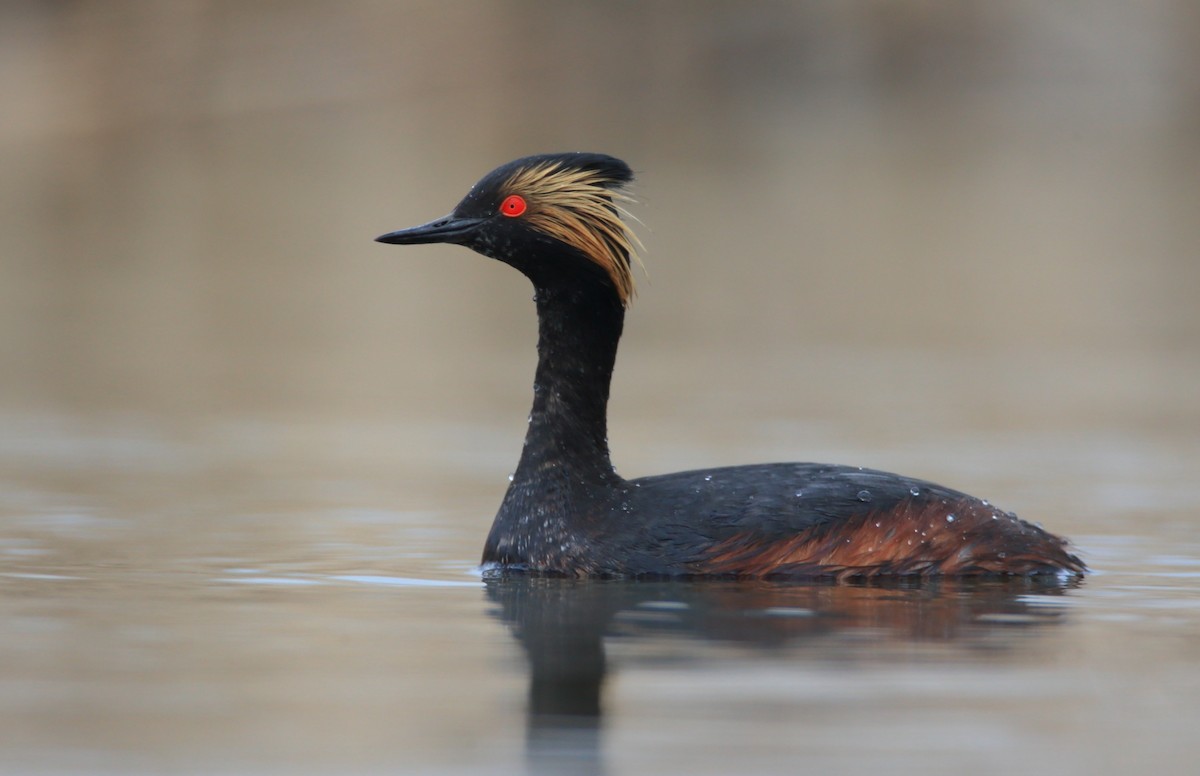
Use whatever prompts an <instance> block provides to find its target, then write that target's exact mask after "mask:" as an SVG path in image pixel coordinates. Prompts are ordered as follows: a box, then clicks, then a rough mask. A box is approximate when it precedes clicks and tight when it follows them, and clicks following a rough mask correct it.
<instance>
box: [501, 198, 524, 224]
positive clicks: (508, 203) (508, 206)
mask: <svg viewBox="0 0 1200 776" xmlns="http://www.w3.org/2000/svg"><path fill="white" fill-rule="evenodd" d="M528 207H529V205H527V204H525V198H524V197H522V196H520V195H519V194H509V195H508V196H507V197H505V198H504V201H503V202H501V203H500V212H501V213H503V214H504V215H506V216H508V217H509V218H516V217H517V216H519V215H522V214H524V213H525V210H526V209H527V208H528Z"/></svg>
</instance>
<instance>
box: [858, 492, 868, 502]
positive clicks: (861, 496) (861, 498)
mask: <svg viewBox="0 0 1200 776" xmlns="http://www.w3.org/2000/svg"><path fill="white" fill-rule="evenodd" d="M858 500H859V501H863V502H867V501H870V500H871V491H869V490H860V491H859V492H858Z"/></svg>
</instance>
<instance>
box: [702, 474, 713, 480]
mask: <svg viewBox="0 0 1200 776" xmlns="http://www.w3.org/2000/svg"><path fill="white" fill-rule="evenodd" d="M704 481H705V482H712V475H711V474H706V475H704Z"/></svg>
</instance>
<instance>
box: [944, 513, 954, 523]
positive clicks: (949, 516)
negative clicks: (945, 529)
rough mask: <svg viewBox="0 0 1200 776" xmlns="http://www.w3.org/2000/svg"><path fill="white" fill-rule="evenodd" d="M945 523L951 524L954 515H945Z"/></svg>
mask: <svg viewBox="0 0 1200 776" xmlns="http://www.w3.org/2000/svg"><path fill="white" fill-rule="evenodd" d="M946 522H947V523H953V522H954V515H946Z"/></svg>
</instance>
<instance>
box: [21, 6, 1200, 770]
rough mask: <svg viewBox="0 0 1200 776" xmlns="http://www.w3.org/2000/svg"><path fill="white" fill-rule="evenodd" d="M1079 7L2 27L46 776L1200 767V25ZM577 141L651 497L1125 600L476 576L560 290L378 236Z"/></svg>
mask: <svg viewBox="0 0 1200 776" xmlns="http://www.w3.org/2000/svg"><path fill="white" fill-rule="evenodd" d="M1077 5H1078V7H1072V10H1071V12H1070V13H1064V12H1063V11H1062V10H1061V8H1059V7H1058V6H1056V5H1054V4H1029V3H1026V4H1015V3H1008V4H1005V3H992V2H986V1H984V0H980V1H979V2H963V3H955V4H928V3H919V4H905V3H899V4H889V3H865V4H856V3H836V4H819V3H818V4H813V3H769V4H768V3H761V4H746V3H740V2H739V3H721V2H712V3H703V4H698V3H692V2H688V3H672V2H661V3H605V4H586V3H540V2H528V1H525V0H520V1H510V2H493V3H486V4H484V3H477V4H455V3H443V2H420V1H417V0H411V1H408V2H395V3H376V2H358V3H355V2H348V3H323V2H293V3H272V4H262V3H242V4H237V3H214V2H204V1H203V0H201V1H199V2H189V3H143V2H137V0H103V1H102V2H86V1H81V2H73V3H37V2H24V3H19V2H17V3H12V2H10V3H4V4H0V105H3V106H4V107H3V112H2V114H3V115H2V118H0V772H3V773H18V774H23V773H54V774H75V773H79V774H93V773H99V774H129V773H135V774H158V773H204V774H246V773H280V774H283V773H286V774H292V773H336V774H359V773H361V774H367V773H404V774H411V773H449V774H489V775H490V774H507V773H525V772H534V773H538V772H544V773H560V772H566V773H572V772H578V773H606V774H614V775H615V774H641V773H646V774H673V773H680V774H683V773H687V774H728V773H765V774H775V773H778V774H783V773H788V774H792V773H798V772H806V771H807V772H813V773H830V774H838V773H848V774H849V773H863V772H878V773H888V774H893V773H895V774H920V775H921V776H929V775H930V774H961V773H968V772H969V773H977V774H1008V773H1014V772H1021V771H1025V772H1030V773H1035V772H1036V773H1056V774H1081V775H1085V776H1099V775H1102V774H1103V775H1107V774H1113V775H1114V776H1115V775H1116V774H1129V773H1156V774H1174V773H1180V774H1183V773H1189V774H1190V773H1194V772H1195V771H1196V765H1195V763H1196V762H1198V761H1200V737H1198V736H1197V734H1196V731H1197V730H1200V647H1198V646H1197V645H1198V644H1200V638H1198V637H1200V476H1198V474H1200V464H1198V463H1197V462H1200V390H1197V386H1198V385H1200V305H1197V303H1196V300H1197V298H1198V295H1200V291H1198V290H1200V261H1197V257H1198V256H1200V219H1198V218H1197V214H1198V213H1200V132H1197V131H1196V126H1197V117H1198V116H1200V91H1197V89H1196V78H1195V74H1196V72H1198V70H1200V61H1198V60H1197V52H1200V18H1198V17H1197V14H1196V11H1195V3H1188V2H1172V1H1171V0H1163V1H1161V2H1144V3H1137V4H1130V3H1120V2H1115V1H1114V2H1110V1H1109V0H1096V2H1092V3H1088V4H1077ZM614 52H617V53H616V54H614ZM574 148H579V149H589V150H598V151H605V152H609V153H613V154H615V155H618V156H621V157H623V158H626V159H627V160H628V161H630V162H631V164H632V166H633V168H634V169H635V170H636V171H637V172H638V176H639V183H638V186H637V189H636V192H635V193H636V194H637V196H638V198H639V200H640V201H641V204H639V205H638V206H637V207H636V209H635V212H636V215H637V216H638V217H639V218H640V219H641V220H643V221H644V222H645V226H644V227H641V228H639V233H640V234H641V236H642V238H643V240H644V242H645V243H646V244H647V247H648V251H647V255H646V257H645V259H646V264H647V267H648V272H647V275H646V276H644V277H642V278H640V280H641V285H640V289H639V295H638V299H637V302H636V304H635V305H634V307H633V308H632V310H631V311H630V314H629V317H628V320H627V325H626V334H627V337H626V340H625V341H624V342H623V343H622V349H621V354H620V357H619V359H618V365H617V376H616V381H615V384H614V386H613V402H612V407H611V410H612V422H611V424H610V432H611V441H612V447H613V454H614V460H615V461H616V463H617V465H618V468H619V469H620V470H621V471H622V473H624V474H626V475H628V476H639V475H643V474H653V473H658V472H666V471H673V470H680V469H686V468H693V467H699V466H713V465H724V464H733V463H751V462H756V461H787V460H816V461H826V462H832V463H845V464H856V465H862V466H869V467H873V468H878V469H884V470H890V471H897V472H901V473H904V474H908V475H912V476H916V477H921V478H926V479H930V480H934V481H938V482H942V483H944V484H946V485H949V486H951V487H955V488H959V489H961V490H965V491H967V492H970V493H973V494H976V495H979V496H981V497H985V498H988V499H990V500H992V501H994V502H995V503H997V504H999V505H1001V506H1003V507H1004V508H1005V509H1012V510H1015V511H1017V512H1018V513H1020V514H1021V515H1022V516H1024V517H1026V518H1027V519H1030V520H1033V521H1037V522H1041V523H1043V524H1044V525H1045V526H1046V527H1047V528H1049V529H1051V530H1054V531H1056V532H1060V533H1063V534H1065V535H1067V536H1069V537H1071V538H1072V539H1073V540H1074V541H1075V542H1076V543H1077V545H1078V547H1079V550H1080V552H1081V554H1082V555H1083V556H1084V558H1085V559H1086V560H1087V562H1088V563H1089V564H1090V565H1091V566H1092V567H1093V569H1094V572H1093V573H1092V574H1091V575H1089V576H1088V577H1087V578H1086V579H1084V580H1083V581H1082V582H1081V583H1079V584H1076V585H1069V586H1053V585H1030V584H1020V583H1017V584H993V585H974V586H973V585H960V584H952V583H943V584H935V585H927V586H920V587H897V588H886V587H870V588H866V587H853V586H843V587H830V586H804V585H758V584H747V585H731V584H689V585H641V584H614V583H606V584H586V583H564V582H557V583H556V582H538V583H528V582H526V583H523V582H519V581H510V582H502V583H500V582H490V583H486V582H485V581H484V580H483V579H481V577H480V575H479V573H478V570H477V569H476V567H475V564H476V561H477V559H478V557H479V553H480V550H481V546H482V542H483V538H484V536H485V534H486V531H487V528H488V526H489V524H490V521H491V516H492V515H493V513H494V511H495V509H496V506H497V505H498V503H499V500H500V497H501V495H502V493H503V490H504V487H505V485H506V476H507V475H508V473H509V472H510V471H511V468H512V467H513V466H514V465H515V462H516V458H517V454H518V451H519V448H520V440H521V437H522V435H523V433H524V430H525V418H526V412H527V410H528V406H529V384H530V380H531V377H532V373H533V338H534V334H535V328H534V322H533V310H532V305H531V304H530V303H529V301H528V300H529V295H530V291H529V288H528V285H527V283H525V282H524V281H523V279H521V278H519V277H517V276H516V275H515V273H513V272H511V271H510V270H509V269H507V268H505V267H502V266H499V265H498V264H496V263H490V262H487V261H485V260H483V259H481V258H478V257H473V256H470V255H467V254H466V252H465V251H461V250H458V249H454V248H451V247H437V246H431V247H426V248H413V249H409V250H401V249H397V248H394V247H391V246H380V245H376V244H374V243H372V242H371V238H373V237H374V236H375V235H378V234H381V233H383V232H386V231H390V230H393V229H396V228H399V227H403V226H407V225H411V224H415V223H420V222H424V221H427V220H429V219H431V218H435V217H437V216H439V215H442V214H443V213H444V212H446V211H447V210H448V209H449V208H450V207H451V206H452V205H453V203H454V202H456V201H457V200H458V198H459V197H461V196H462V194H463V192H464V191H465V190H466V188H467V186H469V185H470V184H471V183H472V182H473V181H474V180H476V179H477V178H478V177H479V176H480V175H481V174H482V173H484V172H486V171H487V170H489V169H491V168H492V167H494V166H496V165H497V164H500V163H502V162H505V161H507V160H509V159H511V158H514V157H517V156H520V155H523V154H527V153H535V152H545V151H557V150H564V149H574Z"/></svg>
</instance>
